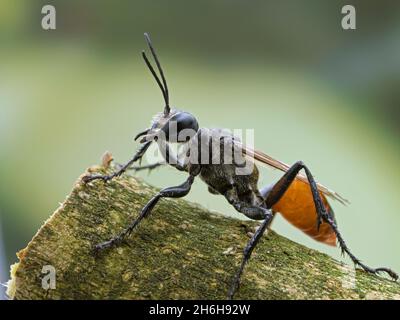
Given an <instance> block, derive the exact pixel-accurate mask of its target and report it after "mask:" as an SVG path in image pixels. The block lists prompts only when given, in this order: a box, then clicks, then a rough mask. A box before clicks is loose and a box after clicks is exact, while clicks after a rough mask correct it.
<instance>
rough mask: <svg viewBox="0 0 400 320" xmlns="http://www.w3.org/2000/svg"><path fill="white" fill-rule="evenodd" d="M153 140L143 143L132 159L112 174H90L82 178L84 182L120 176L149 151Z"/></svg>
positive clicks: (108, 179)
mask: <svg viewBox="0 0 400 320" xmlns="http://www.w3.org/2000/svg"><path fill="white" fill-rule="evenodd" d="M150 144H151V141H148V142H146V143H145V144H143V145H142V146H141V147H140V148H139V149H138V151H137V152H136V153H135V155H134V156H133V158H132V159H131V160H129V161H128V162H127V163H126V164H124V165H123V166H122V167H121V168H120V169H119V170H118V171H116V172H114V173H112V174H110V175H100V174H97V175H88V176H84V177H83V178H82V181H83V182H84V183H88V182H91V181H93V180H103V181H104V182H107V181H110V180H112V179H114V178H115V177H119V176H120V175H121V174H123V173H124V172H125V171H126V170H128V168H129V167H130V166H131V165H132V164H133V163H134V162H136V161H138V160H139V159H141V158H142V157H143V155H144V154H145V152H146V151H147V149H148V148H149V147H150Z"/></svg>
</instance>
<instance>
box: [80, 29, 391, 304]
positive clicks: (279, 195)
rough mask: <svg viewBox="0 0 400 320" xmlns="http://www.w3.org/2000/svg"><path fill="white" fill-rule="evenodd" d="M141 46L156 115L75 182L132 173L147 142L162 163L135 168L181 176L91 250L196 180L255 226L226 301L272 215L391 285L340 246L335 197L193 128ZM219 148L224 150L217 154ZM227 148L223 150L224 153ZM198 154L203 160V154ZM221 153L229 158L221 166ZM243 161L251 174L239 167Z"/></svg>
mask: <svg viewBox="0 0 400 320" xmlns="http://www.w3.org/2000/svg"><path fill="white" fill-rule="evenodd" d="M144 37H145V40H146V43H147V45H148V47H149V50H150V52H151V55H152V57H153V59H154V62H155V64H156V67H157V70H158V74H157V72H156V70H155V68H154V67H153V65H152V63H151V62H150V60H149V59H148V57H147V55H146V52H145V51H142V57H143V59H144V62H145V63H146V65H147V67H148V69H149V70H150V72H151V74H152V76H153V77H154V79H155V81H156V82H157V84H158V86H159V88H160V90H161V93H162V95H163V98H164V102H165V105H164V110H163V112H160V113H158V114H156V115H155V116H154V117H153V120H152V122H151V126H150V127H149V128H147V129H146V130H144V131H142V132H140V133H139V134H137V136H136V137H135V140H138V139H139V138H141V139H140V143H141V145H140V147H139V148H138V150H137V151H136V153H135V154H134V156H133V157H132V159H131V160H129V161H128V162H127V163H126V164H124V165H121V166H120V167H119V168H118V169H117V170H116V171H115V172H114V173H112V174H110V175H99V174H96V175H87V176H85V177H83V182H84V183H88V182H91V181H93V180H102V181H104V182H108V181H110V180H112V179H114V178H117V177H119V176H120V175H122V174H123V173H124V172H126V171H127V170H129V169H132V168H133V164H134V163H135V162H137V161H140V160H141V159H142V158H143V156H144V154H145V153H146V151H147V150H148V148H149V147H150V145H151V144H152V143H153V142H155V143H157V144H158V147H159V149H160V151H161V154H162V156H163V157H164V160H165V161H164V162H162V163H156V164H151V165H149V166H142V167H140V166H139V167H137V169H140V168H141V169H145V168H148V169H154V168H155V167H157V166H158V165H161V164H168V165H171V166H173V167H174V168H176V169H177V170H179V171H182V172H185V173H187V175H188V177H187V179H186V180H185V181H184V182H183V183H182V184H180V185H177V186H173V187H168V188H164V189H162V190H161V191H159V192H158V193H157V194H156V195H154V196H153V197H152V198H151V199H150V201H149V202H148V203H147V204H146V205H145V206H144V208H143V209H142V210H141V212H140V214H139V215H138V217H137V218H136V219H135V220H134V221H132V223H131V224H130V225H128V226H127V227H126V228H125V229H124V230H123V231H122V232H120V233H119V234H117V235H116V236H114V237H113V238H111V239H109V240H108V241H105V242H102V243H100V244H97V245H96V246H95V250H96V252H99V251H101V250H104V249H107V248H110V247H112V246H115V245H118V244H119V243H121V241H123V239H124V238H126V237H127V236H128V235H129V234H130V233H131V232H132V231H133V230H134V229H135V228H136V227H137V226H138V225H139V224H140V223H141V221H142V220H143V219H144V218H146V217H147V216H148V215H149V214H150V213H151V211H152V209H153V208H154V207H155V205H156V204H157V202H158V201H159V200H160V199H161V198H181V197H184V196H186V195H187V194H188V193H189V192H190V189H191V186H192V184H193V182H194V180H195V179H196V178H200V179H201V180H203V181H204V182H205V183H206V184H207V186H208V190H209V191H210V193H212V194H217V195H222V196H224V197H225V198H226V200H227V201H228V202H229V203H230V204H231V205H232V206H233V207H234V208H235V209H236V210H237V211H238V212H240V213H242V214H244V215H245V216H246V217H248V218H250V219H253V220H260V221H261V224H260V226H259V227H258V229H257V230H256V231H255V233H254V234H253V235H252V237H251V239H250V240H249V241H248V243H247V244H246V246H245V248H244V249H243V256H242V260H241V263H240V266H239V267H238V270H237V272H236V274H235V275H234V277H233V279H232V283H231V286H230V289H229V291H228V298H229V299H232V298H233V297H234V295H235V293H236V292H237V290H238V289H239V285H240V279H241V276H242V273H243V271H244V268H245V266H246V263H247V262H248V260H249V259H250V256H251V254H252V252H253V250H254V249H255V247H256V246H257V244H258V242H259V241H260V239H261V237H262V236H263V234H264V232H265V230H266V229H267V228H269V226H270V224H271V222H272V220H273V218H274V216H275V215H276V214H277V213H280V214H281V215H282V216H283V217H284V218H285V219H286V220H288V221H289V222H290V223H291V224H293V225H294V226H295V227H297V228H298V229H300V230H302V231H303V232H304V233H306V234H307V235H308V236H310V237H312V238H314V239H315V240H316V241H320V242H322V243H325V244H328V245H331V246H336V245H337V244H338V245H339V247H340V249H341V250H342V253H343V254H347V255H348V256H349V257H350V258H351V260H352V261H353V263H354V264H355V265H356V266H359V267H361V268H362V269H363V270H365V271H366V272H368V273H371V274H378V273H386V274H388V275H389V276H390V277H391V278H392V279H394V280H397V279H398V275H397V274H396V273H395V272H394V271H392V270H391V269H389V268H384V267H382V268H371V267H369V266H367V265H365V264H364V263H363V262H361V260H359V259H358V258H357V257H356V256H355V255H354V254H353V253H352V252H351V251H350V249H349V248H348V246H347V245H346V243H345V241H344V239H343V237H342V235H341V233H340V231H339V229H338V226H337V223H336V219H335V215H334V212H333V210H332V207H331V206H330V204H329V202H328V200H327V199H328V198H331V199H334V200H337V201H339V202H341V203H346V202H347V200H346V199H344V198H343V197H341V196H340V195H339V194H338V193H336V192H334V191H332V190H330V189H328V188H327V187H325V186H324V185H322V184H320V183H317V182H316V181H315V179H314V177H313V175H312V173H311V171H310V169H309V168H308V166H307V165H306V164H304V163H303V162H302V161H297V162H295V163H294V164H293V165H291V166H288V165H287V164H285V163H283V162H281V161H279V160H276V159H274V158H272V157H271V156H269V155H267V154H265V153H263V152H261V151H259V150H255V149H254V148H251V147H249V146H246V145H245V144H243V143H242V142H241V140H240V139H239V138H237V137H236V136H234V135H233V134H231V133H229V132H225V131H224V130H222V129H208V128H200V127H199V124H198V122H197V119H196V118H195V116H193V115H192V114H190V113H189V112H186V111H181V110H178V109H175V108H171V107H170V104H169V91H168V86H167V81H166V79H165V75H164V72H163V69H162V67H161V64H160V61H159V59H158V57H157V54H156V51H155V49H154V47H153V45H152V42H151V40H150V37H149V35H148V34H147V33H145V34H144ZM172 143H176V144H178V145H181V146H183V151H182V152H179V153H177V152H175V153H174V152H173V150H172V149H171V144H172ZM221 150H224V151H223V152H221ZM226 150H228V152H226ZM204 153H205V154H206V156H204ZM226 153H229V154H230V155H233V157H231V158H233V160H232V159H229V160H231V161H226V159H227V157H226ZM256 162H257V163H260V164H264V165H267V166H270V167H273V168H275V169H278V170H281V171H283V172H284V174H283V176H282V177H281V178H280V179H278V181H277V182H275V183H272V184H270V185H267V186H266V187H263V188H260V189H259V187H258V179H259V170H258V168H257V166H256V164H255V163H256ZM248 163H250V164H252V166H250V168H251V170H244V169H245V168H249V166H247V164H248Z"/></svg>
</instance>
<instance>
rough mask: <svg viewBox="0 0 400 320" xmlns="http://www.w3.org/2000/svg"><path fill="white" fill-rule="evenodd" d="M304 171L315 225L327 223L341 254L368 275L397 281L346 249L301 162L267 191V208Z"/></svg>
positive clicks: (393, 273) (385, 270) (308, 173)
mask: <svg viewBox="0 0 400 320" xmlns="http://www.w3.org/2000/svg"><path fill="white" fill-rule="evenodd" d="M301 169H304V171H305V172H306V175H307V179H308V182H309V184H310V188H311V192H312V195H313V199H314V204H315V208H316V211H317V215H318V218H317V225H318V226H320V225H321V223H322V221H325V222H327V223H328V224H329V225H330V226H331V227H332V230H333V231H334V232H335V234H336V238H337V240H338V242H339V246H340V248H341V250H342V253H347V255H348V256H349V257H350V258H351V260H352V261H353V263H354V264H355V265H358V266H360V267H361V268H362V269H364V270H365V271H366V272H368V273H372V274H377V273H379V272H386V273H387V274H388V275H389V276H390V277H391V278H393V279H394V280H397V279H398V275H397V274H396V273H395V272H394V271H393V270H391V269H389V268H376V269H374V268H371V267H368V266H367V265H365V264H363V263H362V262H361V261H360V260H359V259H358V258H357V257H356V256H355V255H354V254H353V253H352V252H351V251H350V249H349V248H348V247H347V245H346V243H345V241H344V239H343V237H342V235H341V234H340V232H339V229H338V227H337V224H336V222H335V219H334V217H333V215H332V214H330V213H329V212H327V210H326V208H325V205H324V203H323V201H322V199H321V196H320V194H319V191H318V187H317V184H316V183H315V180H314V177H313V176H312V174H311V171H310V170H309V169H308V168H307V167H306V165H305V164H304V163H303V162H302V161H298V162H296V163H295V164H294V165H293V166H292V167H290V168H289V170H288V171H287V172H286V173H285V174H284V175H283V176H282V178H281V179H279V180H278V182H277V183H276V184H275V185H274V186H273V187H272V189H271V190H269V192H268V194H267V196H266V199H265V203H266V206H267V208H271V207H272V206H273V205H274V204H276V203H277V202H278V201H279V200H280V199H281V197H282V196H283V195H284V193H285V192H286V190H287V189H288V188H289V187H290V184H291V183H292V182H293V181H294V179H295V178H296V176H297V174H298V172H299V171H300V170H301Z"/></svg>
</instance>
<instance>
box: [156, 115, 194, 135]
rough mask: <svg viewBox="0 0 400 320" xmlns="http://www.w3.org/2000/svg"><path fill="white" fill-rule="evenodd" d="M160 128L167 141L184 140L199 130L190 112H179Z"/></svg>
mask: <svg viewBox="0 0 400 320" xmlns="http://www.w3.org/2000/svg"><path fill="white" fill-rule="evenodd" d="M161 130H162V131H163V132H164V133H165V137H166V140H167V141H169V142H186V141H188V140H189V139H190V138H192V137H193V136H194V135H195V134H196V132H197V131H198V130H199V124H198V123H197V120H196V118H195V117H194V116H193V115H191V114H190V113H187V112H179V113H177V114H176V115H174V116H173V117H172V118H171V119H170V120H169V121H168V122H167V123H166V124H165V126H164V127H163V128H162V129H161Z"/></svg>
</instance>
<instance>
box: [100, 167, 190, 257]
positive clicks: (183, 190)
mask: <svg viewBox="0 0 400 320" xmlns="http://www.w3.org/2000/svg"><path fill="white" fill-rule="evenodd" d="M194 177H195V176H193V175H190V176H189V178H188V179H187V180H186V181H185V182H184V183H182V184H181V185H179V186H176V187H169V188H165V189H162V190H161V191H160V192H159V193H157V194H156V195H155V196H154V197H153V198H151V199H150V201H149V202H148V203H147V204H146V205H145V206H144V207H143V209H142V211H141V212H140V214H139V216H138V217H137V218H136V219H135V220H134V221H133V222H132V223H131V224H130V225H129V226H128V227H127V228H126V229H125V230H123V231H122V232H121V233H120V234H118V235H117V236H115V237H113V238H111V239H110V240H108V241H105V242H102V243H99V244H97V245H96V246H95V250H96V251H100V250H103V249H106V248H109V247H111V246H113V245H117V244H119V243H121V242H122V241H123V240H124V238H125V237H126V236H128V235H129V234H130V233H131V232H132V231H133V229H135V228H136V227H137V226H138V224H139V223H140V222H141V221H142V220H143V219H144V218H146V217H147V216H148V215H149V214H150V212H151V210H152V209H153V208H154V206H155V205H156V204H157V202H158V201H159V200H160V199H161V198H181V197H184V196H186V195H187V194H188V193H189V191H190V189H191V186H192V184H193V181H194Z"/></svg>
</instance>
